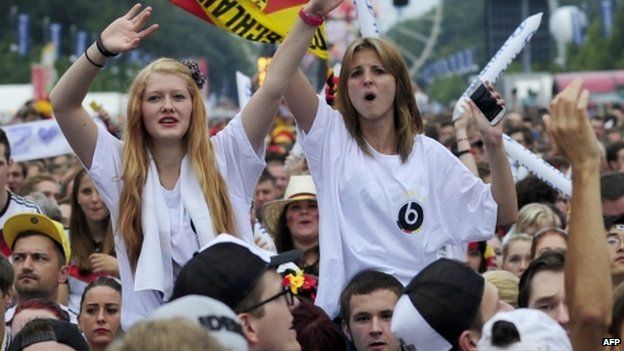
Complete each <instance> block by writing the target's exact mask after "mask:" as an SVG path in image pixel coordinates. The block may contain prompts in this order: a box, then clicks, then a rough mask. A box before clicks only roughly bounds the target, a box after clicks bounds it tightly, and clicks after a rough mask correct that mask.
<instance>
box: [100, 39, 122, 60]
mask: <svg viewBox="0 0 624 351" xmlns="http://www.w3.org/2000/svg"><path fill="white" fill-rule="evenodd" d="M95 45H96V46H97V48H98V50H99V51H100V54H102V55H104V56H106V57H115V56H117V55H119V53H118V52H110V51H108V50H106V47H104V43H102V35H98V38H97V40H96V41H95Z"/></svg>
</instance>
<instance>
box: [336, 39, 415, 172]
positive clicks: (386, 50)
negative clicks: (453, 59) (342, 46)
mask: <svg viewBox="0 0 624 351" xmlns="http://www.w3.org/2000/svg"><path fill="white" fill-rule="evenodd" d="M364 49H369V50H373V51H374V52H375V53H377V55H378V56H379V58H380V60H381V62H382V64H383V66H384V67H385V69H386V70H387V71H388V73H390V74H391V75H392V76H393V77H394V78H395V79H396V95H395V97H394V129H395V132H396V140H395V143H396V144H395V147H396V150H397V152H398V153H399V155H400V156H401V161H402V162H405V161H407V158H408V157H409V154H410V153H411V152H412V147H413V146H414V136H415V135H416V134H418V133H420V132H421V131H422V129H423V121H422V117H421V115H420V111H419V110H418V106H417V105H416V99H415V98H414V93H413V92H412V83H411V80H410V77H409V74H408V70H407V65H406V64H405V61H404V60H403V58H402V57H401V54H400V53H399V52H398V51H397V50H396V49H395V48H394V47H393V46H392V45H391V44H390V43H388V42H386V41H384V40H381V39H377V38H361V39H357V40H355V41H354V42H352V43H351V45H349V47H347V50H346V51H345V54H344V56H343V58H342V69H341V70H340V80H339V82H338V96H337V106H336V107H337V108H338V111H340V113H341V114H342V116H343V118H344V121H345V125H346V127H347V130H348V131H349V134H351V136H352V137H353V138H354V139H355V140H356V142H357V143H358V146H359V147H360V149H361V150H362V151H363V152H364V153H366V154H367V155H370V151H369V150H368V146H367V145H366V140H365V139H364V135H363V134H362V127H361V125H360V120H359V118H358V112H357V110H356V109H355V107H354V106H353V103H351V100H350V99H349V88H348V85H347V83H348V79H349V66H350V65H351V62H352V61H353V58H354V56H355V53H356V52H358V51H360V50H364Z"/></svg>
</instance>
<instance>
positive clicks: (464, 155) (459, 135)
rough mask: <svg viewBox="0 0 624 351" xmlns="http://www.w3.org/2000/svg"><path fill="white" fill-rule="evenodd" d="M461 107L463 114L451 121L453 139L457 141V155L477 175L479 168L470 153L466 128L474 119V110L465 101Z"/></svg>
mask: <svg viewBox="0 0 624 351" xmlns="http://www.w3.org/2000/svg"><path fill="white" fill-rule="evenodd" d="M462 108H463V113H462V114H463V116H462V117H460V118H458V119H457V120H456V121H455V122H454V123H453V128H454V129H455V141H456V143H457V157H458V158H459V160H460V161H461V163H463V164H464V166H466V168H468V170H470V172H472V174H474V175H475V177H478V176H479V170H478V168H477V161H476V160H475V158H474V155H473V154H472V151H471V148H472V145H470V137H469V136H468V128H469V127H470V124H472V122H473V121H474V119H475V116H474V111H473V110H472V109H471V108H470V106H468V104H466V103H464V104H463V105H462Z"/></svg>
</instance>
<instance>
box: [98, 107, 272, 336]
mask: <svg viewBox="0 0 624 351" xmlns="http://www.w3.org/2000/svg"><path fill="white" fill-rule="evenodd" d="M210 141H211V142H212V146H213V148H214V152H215V157H216V161H217V168H218V169H219V172H220V173H221V176H222V177H223V179H224V180H225V182H226V183H227V188H228V194H229V197H230V201H231V203H232V208H233V209H234V216H235V224H236V226H237V228H238V229H239V231H240V233H239V234H240V236H241V238H242V239H243V240H246V241H248V242H251V243H253V235H252V229H251V223H250V222H249V209H250V208H251V201H252V198H253V192H254V189H255V187H256V183H257V181H258V178H259V177H260V174H261V173H262V170H263V169H264V167H265V163H264V160H263V159H262V156H263V155H264V149H262V150H259V151H260V152H259V153H256V151H255V150H254V149H253V147H252V146H251V144H250V142H249V138H247V135H246V134H245V131H244V129H243V125H242V122H241V117H240V114H239V115H237V116H236V117H235V118H234V119H232V121H230V123H229V124H228V125H227V126H226V127H225V128H224V129H223V130H222V131H221V132H219V133H218V134H217V135H215V136H214V137H212V138H211V139H210ZM122 149H123V143H122V142H121V141H119V140H118V139H116V138H115V137H113V136H112V135H111V134H110V133H108V132H107V131H106V129H104V128H103V127H101V126H98V137H97V144H96V147H95V152H94V154H93V161H92V163H91V168H90V169H89V176H90V177H91V179H93V182H94V183H95V186H96V187H97V189H98V191H99V193H100V196H101V197H102V200H103V201H104V203H105V204H106V206H107V207H108V208H109V210H110V213H111V221H112V223H113V231H114V233H115V253H116V255H117V260H118V262H119V271H120V272H119V273H120V278H121V282H122V286H123V289H122V309H121V311H122V313H121V320H122V327H123V329H124V330H127V329H128V328H129V327H130V326H131V325H132V324H134V323H135V322H137V321H138V320H139V319H141V318H145V317H147V316H149V315H150V314H151V313H152V311H153V310H154V309H156V308H157V307H158V306H160V305H162V304H163V303H164V298H166V297H165V296H162V294H161V293H160V292H158V291H155V290H142V291H135V290H134V279H133V275H132V271H131V270H130V264H129V260H128V255H127V253H126V247H125V245H124V243H123V240H122V238H121V235H120V233H119V229H118V227H117V221H118V218H119V210H120V209H119V200H120V197H121V191H122V188H123V182H122V181H121V175H122ZM176 188H177V189H178V190H177V192H178V193H176V189H173V190H172V191H166V190H165V189H164V188H163V189H162V190H163V197H164V198H165V201H166V202H167V204H168V206H167V207H168V208H169V218H170V224H171V246H172V258H173V261H174V262H173V264H174V275H177V272H178V271H179V269H180V267H181V266H183V265H184V264H185V263H186V261H188V260H189V259H190V258H191V257H192V255H193V254H194V253H195V252H196V251H197V250H198V249H199V247H198V243H197V238H196V236H195V235H194V232H193V231H192V229H191V224H190V217H189V215H188V213H187V211H186V210H185V209H184V208H183V206H182V204H181V199H180V194H179V186H178V185H176ZM197 196H202V197H203V194H197ZM176 202H177V203H176ZM172 218H173V219H175V220H171V219H172ZM180 228H182V230H178V229H180ZM155 254H157V253H155ZM174 279H175V277H174Z"/></svg>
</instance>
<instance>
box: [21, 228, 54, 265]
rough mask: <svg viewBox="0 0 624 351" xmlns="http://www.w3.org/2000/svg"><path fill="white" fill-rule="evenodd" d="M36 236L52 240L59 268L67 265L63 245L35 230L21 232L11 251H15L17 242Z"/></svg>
mask: <svg viewBox="0 0 624 351" xmlns="http://www.w3.org/2000/svg"><path fill="white" fill-rule="evenodd" d="M35 235H41V236H45V237H46V238H48V239H50V241H52V242H53V243H54V251H56V257H57V261H58V266H59V268H61V267H63V266H64V265H65V262H66V258H65V253H64V252H63V247H62V246H61V244H59V243H58V242H57V241H56V240H54V239H52V238H50V237H49V236H47V235H45V234H43V233H40V232H38V231H35V230H27V231H25V232H21V233H19V234H17V237H15V241H13V246H12V247H11V251H13V249H15V244H17V242H18V241H19V240H20V239H24V238H28V237H30V236H35Z"/></svg>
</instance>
